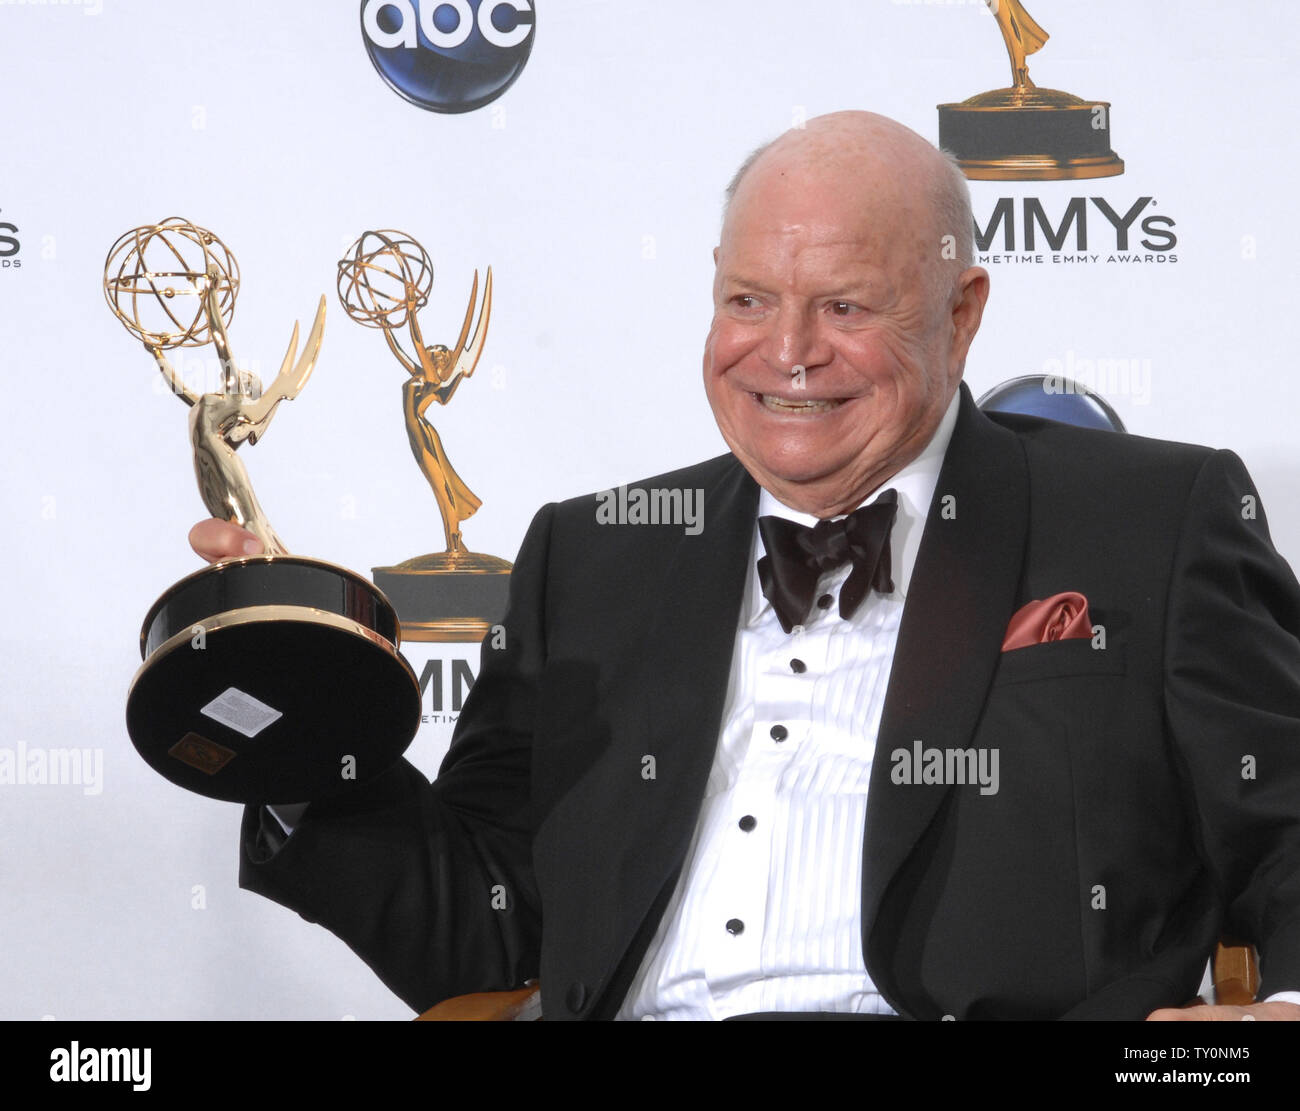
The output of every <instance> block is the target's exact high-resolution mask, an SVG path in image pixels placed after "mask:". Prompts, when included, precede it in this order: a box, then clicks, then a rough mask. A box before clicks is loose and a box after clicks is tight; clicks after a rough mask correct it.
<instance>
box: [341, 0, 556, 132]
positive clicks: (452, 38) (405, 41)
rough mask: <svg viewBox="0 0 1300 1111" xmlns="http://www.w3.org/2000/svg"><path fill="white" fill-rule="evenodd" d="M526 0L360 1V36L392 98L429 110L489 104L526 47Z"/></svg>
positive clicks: (518, 69)
mask: <svg viewBox="0 0 1300 1111" xmlns="http://www.w3.org/2000/svg"><path fill="white" fill-rule="evenodd" d="M536 23H537V13H536V12H535V11H534V9H533V2H532V0H362V4H361V37H362V39H363V40H364V41H365V44H366V51H367V52H368V53H369V55H370V60H371V61H372V62H373V63H374V66H375V69H377V70H378V71H379V75H380V76H381V77H382V78H383V79H384V80H385V81H387V82H388V84H389V86H390V87H391V88H392V89H393V91H394V92H396V93H398V94H399V95H400V96H403V97H405V98H406V99H407V100H409V101H410V102H411V103H412V104H415V105H418V106H419V107H420V108H425V109H427V110H428V111H430V112H472V111H474V109H476V108H482V107H483V105H485V104H490V103H491V102H492V101H494V100H496V98H497V97H499V96H500V95H501V94H502V93H503V92H505V91H506V89H508V88H509V87H510V86H511V84H512V83H513V82H514V80H515V78H516V77H518V76H519V74H520V73H522V72H523V68H524V66H525V65H526V64H527V62H528V56H529V54H531V53H532V49H533V28H534V27H535V26H536Z"/></svg>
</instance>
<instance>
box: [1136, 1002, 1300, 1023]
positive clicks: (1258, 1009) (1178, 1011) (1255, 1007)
mask: <svg viewBox="0 0 1300 1111" xmlns="http://www.w3.org/2000/svg"><path fill="white" fill-rule="evenodd" d="M1247 1019H1249V1020H1257V1021H1259V1022H1270V1021H1271V1022H1300V1004H1297V1003H1281V1002H1279V1003H1252V1004H1250V1006H1248V1007H1219V1006H1212V1007H1164V1008H1162V1009H1161V1010H1159V1011H1152V1012H1151V1013H1150V1014H1149V1015H1147V1022H1242V1021H1243V1020H1247Z"/></svg>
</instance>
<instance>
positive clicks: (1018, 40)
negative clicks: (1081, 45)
mask: <svg viewBox="0 0 1300 1111" xmlns="http://www.w3.org/2000/svg"><path fill="white" fill-rule="evenodd" d="M985 3H987V4H988V6H989V10H990V11H992V13H993V15H994V17H995V18H996V19H997V21H998V28H999V29H1000V30H1001V32H1002V39H1003V41H1004V42H1005V43H1006V47H1007V54H1008V56H1009V57H1010V59H1011V87H1010V88H1006V89H994V90H993V91H992V92H987V93H980V94H979V95H978V96H973V97H971V98H970V99H969V100H963V101H962V102H961V103H960V104H940V105H939V146H941V147H943V148H944V150H947V151H951V152H952V154H954V155H955V156H956V158H957V160H958V161H959V162H960V163H961V168H962V171H963V172H964V173H965V174H966V176H967V177H970V178H979V179H984V180H991V181H1056V180H1060V179H1064V178H1081V177H1114V176H1115V175H1116V174H1122V173H1123V172H1124V163H1123V162H1122V161H1121V160H1120V159H1119V157H1118V156H1117V155H1116V154H1115V152H1114V151H1113V150H1111V149H1110V104H1109V102H1107V101H1104V100H1083V99H1081V98H1080V97H1077V96H1074V95H1072V94H1071V93H1063V92H1061V91H1060V90H1059V89H1040V88H1039V87H1038V86H1037V85H1035V84H1034V83H1033V82H1032V81H1031V80H1030V79H1029V66H1028V65H1027V64H1026V62H1025V59H1026V57H1027V56H1028V55H1030V54H1033V53H1035V52H1036V51H1038V50H1040V49H1042V46H1043V44H1044V43H1046V42H1047V32H1046V31H1044V30H1043V29H1042V28H1041V27H1040V26H1038V24H1037V23H1035V22H1034V20H1033V18H1032V17H1031V16H1030V14H1029V13H1028V12H1027V11H1025V9H1024V7H1023V6H1022V5H1021V3H1020V0H985Z"/></svg>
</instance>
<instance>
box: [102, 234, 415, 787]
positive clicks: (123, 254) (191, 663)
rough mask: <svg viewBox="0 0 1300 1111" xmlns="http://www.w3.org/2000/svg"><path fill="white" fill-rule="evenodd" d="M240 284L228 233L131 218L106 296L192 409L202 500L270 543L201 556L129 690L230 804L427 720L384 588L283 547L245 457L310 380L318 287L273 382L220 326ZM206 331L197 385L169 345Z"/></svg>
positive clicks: (201, 780)
mask: <svg viewBox="0 0 1300 1111" xmlns="http://www.w3.org/2000/svg"><path fill="white" fill-rule="evenodd" d="M238 289H239V268H238V265H237V264H236V262H235V259H234V256H233V255H232V254H231V253H230V251H229V250H228V249H227V248H226V246H225V244H223V243H222V242H221V240H220V239H218V238H217V237H216V236H215V235H213V234H212V232H210V231H208V230H207V229H205V228H201V227H198V226H197V225H194V224H191V223H188V222H187V221H184V220H179V219H175V218H173V219H171V220H166V221H164V222H163V223H162V224H153V225H149V226H146V227H142V228H136V229H135V230H134V231H131V232H128V233H127V234H126V235H124V236H122V237H121V238H120V239H119V240H118V241H117V243H116V244H114V246H113V248H112V249H111V250H110V251H109V254H108V259H107V261H106V262H105V264H104V294H105V296H106V297H107V299H108V303H109V307H110V308H111V309H112V310H113V312H114V314H115V315H116V316H117V318H118V319H119V320H120V321H121V322H122V323H123V324H124V325H125V326H126V328H127V329H128V330H129V331H130V332H131V333H132V334H133V335H134V336H136V337H137V338H138V339H140V340H141V341H143V343H144V346H145V348H146V350H148V351H149V353H150V354H151V355H152V356H153V359H154V362H155V363H156V365H157V367H158V369H159V370H160V371H161V372H162V374H163V376H164V377H165V378H166V379H167V381H168V382H169V383H170V385H171V387H172V389H173V391H174V392H175V393H176V394H177V396H178V397H180V398H181V399H182V400H183V401H185V403H186V404H187V405H189V406H190V440H191V444H192V446H193V451H194V469H195V473H196V475H197V477H198V482H199V490H200V493H201V494H202V496H203V501H204V504H205V505H206V506H207V507H208V511H209V512H210V513H211V514H212V515H213V516H214V517H218V518H221V519H223V520H227V521H233V522H235V523H237V524H240V525H242V526H243V527H244V528H246V529H248V530H249V531H250V532H252V533H254V534H255V535H256V536H257V537H258V538H259V539H260V540H261V541H262V545H263V549H264V554H261V555H257V556H249V557H246V558H243V559H230V560H223V561H221V562H220V563H215V564H213V565H212V566H211V567H208V568H205V569H203V570H201V571H197V572H195V573H194V574H193V575H190V576H188V577H187V578H184V579H182V580H181V581H180V582H178V583H177V584H176V585H175V586H173V587H172V588H171V589H170V590H168V591H167V592H166V593H165V594H163V595H162V597H161V598H159V599H158V600H157V601H156V602H155V603H154V605H153V607H152V608H151V609H150V611H149V614H148V616H146V618H145V621H144V627H143V628H142V630H141V633H140V654H141V656H142V657H143V659H144V663H143V664H142V665H141V667H140V669H139V670H138V671H137V672H136V675H135V678H134V679H133V680H132V682H131V688H130V691H129V692H128V694H127V710H126V720H127V730H128V732H129V733H130V735H131V740H132V742H133V743H134V744H135V746H136V748H137V750H138V751H139V752H140V754H141V755H142V756H143V757H144V758H145V760H146V761H148V763H149V764H150V765H151V766H152V767H153V768H154V769H155V770H156V771H158V772H159V773H160V774H161V775H163V776H165V777H166V778H168V779H170V780H172V782H174V783H177V784H179V785H180V786H182V787H186V788H188V789H189V790H191V791H195V792H197V793H199V794H202V795H207V796H209V797H210V798H217V799H225V800H228V801H231V802H243V803H296V802H313V801H316V800H319V799H323V798H327V797H330V796H333V795H337V794H340V793H343V792H345V791H347V790H348V789H349V787H350V786H352V785H354V784H356V783H358V782H362V781H364V780H366V779H370V778H373V777H374V776H375V775H377V774H379V773H380V772H382V771H383V770H384V769H385V768H387V767H389V766H390V765H391V764H392V763H393V762H394V761H396V760H397V759H398V758H399V757H400V756H401V754H402V752H403V751H404V750H405V749H406V746H407V745H408V744H409V743H410V740H411V738H412V737H413V736H414V734H415V730H416V727H417V725H418V723H419V718H420V691H419V687H418V685H417V683H416V680H415V675H414V673H413V672H412V671H411V667H410V665H409V664H408V663H407V662H406V660H404V659H403V658H402V655H401V653H400V652H399V651H398V645H399V644H400V641H401V634H400V630H399V626H398V623H397V615H396V613H395V612H394V610H393V607H392V605H391V604H390V603H389V601H388V599H387V598H385V597H384V594H383V592H382V591H381V590H379V589H378V588H377V587H375V586H374V585H373V584H372V583H370V582H369V581H368V580H367V579H364V578H362V577H361V576H360V575H358V574H356V572H354V571H349V570H347V569H346V568H344V567H338V566H335V565H334V564H332V563H326V562H324V561H322V560H318V559H309V558H307V557H305V556H297V555H290V554H288V551H287V549H286V548H285V547H284V544H283V542H282V541H281V540H280V538H279V536H277V535H276V533H275V530H274V529H272V528H271V525H270V522H269V521H268V520H267V519H266V516H265V514H264V513H263V512H262V507H261V506H260V505H259V504H258V501H257V498H256V496H255V495H254V494H253V488H252V485H251V483H250V481H249V478H248V472H247V470H246V469H245V467H244V464H243V461H242V459H241V458H240V456H238V455H237V454H236V450H237V449H238V448H239V447H241V446H242V445H243V444H244V443H245V442H247V443H250V444H255V443H256V442H257V441H258V439H259V438H261V437H262V436H264V435H265V434H266V430H267V428H268V426H269V425H270V422H271V418H272V417H273V416H274V415H275V411H276V408H277V407H278V405H279V403H280V402H281V401H286V400H292V399H293V398H295V397H297V395H298V392H299V391H300V390H301V389H302V388H303V386H304V385H305V384H306V382H307V379H308V378H309V377H310V375H311V371H312V368H313V366H314V365H315V361H316V356H317V354H318V352H319V350H320V342H321V334H322V332H323V330H324V324H325V298H324V297H322V298H321V299H320V306H319V308H318V309H317V312H316V319H315V322H314V324H313V326H312V330H311V334H310V335H309V336H308V339H307V343H306V346H305V349H304V351H303V354H302V357H301V358H298V326H297V325H296V324H295V325H294V329H293V336H292V338H291V339H290V341H289V349H288V351H287V352H286V354H285V357H284V361H283V363H282V364H281V366H280V371H279V374H278V375H277V376H276V377H275V379H274V380H273V381H272V382H271V384H270V386H269V387H267V388H266V389H265V390H263V389H262V384H261V382H260V380H259V379H258V377H257V375H255V374H252V373H250V372H248V371H242V370H239V369H238V367H237V365H236V363H235V360H234V357H233V356H232V355H231V352H230V340H229V337H228V336H227V335H226V324H227V323H228V321H229V318H230V317H231V316H232V315H233V312H234V304H235V296H236V294H237V292H238ZM147 313H152V319H146V318H145V314H147ZM209 342H211V343H213V344H214V345H215V346H216V349H217V354H218V356H219V360H220V365H221V378H222V384H221V389H220V390H218V391H215V392H212V393H199V392H198V391H197V390H194V389H192V388H191V387H190V386H189V385H188V384H187V383H186V382H185V381H184V379H183V378H182V377H181V376H180V375H178V374H177V373H176V371H175V370H174V369H173V368H172V366H171V364H170V363H169V362H168V361H167V357H166V355H165V354H164V351H165V350H166V349H168V348H172V347H185V346H189V347H196V346H203V345H206V344H207V343H209Z"/></svg>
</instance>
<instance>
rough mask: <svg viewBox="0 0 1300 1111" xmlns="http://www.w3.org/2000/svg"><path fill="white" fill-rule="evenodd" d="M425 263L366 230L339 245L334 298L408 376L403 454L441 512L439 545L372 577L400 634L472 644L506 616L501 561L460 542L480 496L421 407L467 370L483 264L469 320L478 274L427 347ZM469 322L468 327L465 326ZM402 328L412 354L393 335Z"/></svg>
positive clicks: (478, 327) (486, 299) (488, 285)
mask: <svg viewBox="0 0 1300 1111" xmlns="http://www.w3.org/2000/svg"><path fill="white" fill-rule="evenodd" d="M432 289H433V264H432V262H430V260H429V255H428V253H427V252H426V251H425V249H424V248H423V247H421V246H420V244H419V243H417V242H416V241H415V240H414V239H412V238H411V237H410V236H409V235H404V234H403V233H402V232H398V231H368V232H366V233H365V234H364V235H362V236H361V238H360V239H358V240H357V241H356V242H355V243H354V244H352V246H351V247H349V248H348V254H347V257H346V258H344V259H342V260H340V262H339V271H338V292H339V300H340V301H341V302H342V304H343V309H344V311H345V312H346V313H347V314H348V316H350V317H351V318H352V319H353V320H355V321H356V322H357V323H358V324H364V325H365V326H366V327H368V328H380V329H382V330H383V333H384V339H385V340H386V341H387V342H388V349H389V350H390V351H391V352H392V353H393V355H394V356H395V357H396V358H397V361H398V362H399V363H401V364H402V369H403V370H405V371H406V373H407V375H408V377H407V379H406V381H405V382H404V383H402V415H403V417H404V418H405V420H406V436H407V439H408V440H409V441H410V444H411V453H412V454H413V455H414V456H415V461H416V463H418V464H419V467H420V470H421V471H422V472H423V474H424V477H425V478H426V479H427V480H428V482H429V485H430V487H432V489H433V496H434V499H435V500H436V501H437V503H438V511H439V513H441V515H442V531H443V538H444V540H445V541H446V545H447V547H446V550H445V551H441V552H434V553H432V554H430V555H423V556H418V557H417V558H415V559H408V560H406V561H405V562H404V563H399V564H397V565H396V566H395V567H376V568H374V574H375V582H376V584H377V585H378V586H379V587H380V588H381V589H382V590H383V591H384V593H385V594H387V595H388V596H389V597H390V598H391V599H392V600H393V604H394V605H395V606H396V607H397V613H398V616H399V617H400V618H401V621H402V635H403V636H405V637H406V638H407V639H408V640H434V641H479V640H482V639H483V637H484V636H485V635H486V634H487V632H488V630H489V629H490V628H491V627H492V625H493V624H494V623H495V622H497V621H499V620H500V619H501V616H502V615H503V614H504V613H505V605H506V592H507V587H508V585H509V579H510V563H509V562H508V561H507V560H504V559H498V558H497V557H496V556H490V555H480V554H479V553H477V552H471V551H469V550H468V549H467V548H466V547H465V541H464V539H463V537H462V535H461V526H462V523H463V522H464V521H465V519H466V518H467V517H470V516H472V515H473V514H474V512H475V511H476V510H477V509H478V507H479V506H480V505H482V504H483V503H482V502H481V501H480V500H479V498H478V497H477V496H476V495H475V494H474V492H473V491H472V490H470V488H469V487H468V486H467V485H466V484H465V481H464V479H462V478H461V477H460V475H458V474H457V473H456V471H455V469H454V468H453V467H452V465H451V461H450V460H449V459H448V458H447V453H446V451H445V450H444V448H443V446H442V437H441V436H439V435H438V430H437V429H436V428H434V427H433V425H432V424H431V423H430V421H429V417H428V412H429V409H430V406H432V404H433V403H434V402H435V401H436V402H437V403H438V404H439V405H446V404H447V403H448V402H449V401H451V399H452V396H453V395H454V394H455V392H456V390H457V389H458V388H459V387H460V384H461V383H462V382H463V381H464V380H465V379H466V378H468V377H469V376H470V375H471V374H473V373H474V368H475V367H476V366H477V365H478V361H479V356H480V355H482V353H483V342H484V340H486V339H487V329H488V320H489V318H490V317H491V315H492V268H491V267H488V272H487V280H486V281H485V282H484V283H483V308H482V311H481V312H480V314H479V318H478V322H477V323H476V324H475V323H474V307H475V304H476V303H477V301H478V271H475V272H474V285H473V287H472V288H471V289H470V294H469V305H468V307H467V308H466V309H465V322H464V324H462V325H461V329H460V335H459V336H458V337H457V339H456V346H455V347H454V348H450V349H449V348H447V347H444V346H443V345H442V344H438V343H436V344H433V345H427V344H426V343H425V342H424V336H423V335H422V334H421V332H420V322H419V320H418V319H417V317H416V312H417V310H419V309H422V308H424V306H425V305H427V304H428V302H429V294H430V292H431V291H432ZM471 324H473V326H474V330H473V334H472V335H471V334H470V325H471ZM402 328H405V329H406V331H407V335H408V336H409V338H410V341H411V349H412V353H410V354H408V352H407V351H406V350H405V349H404V348H403V347H402V344H401V343H400V342H399V341H398V338H397V335H396V333H397V332H398V331H399V330H400V329H402Z"/></svg>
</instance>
